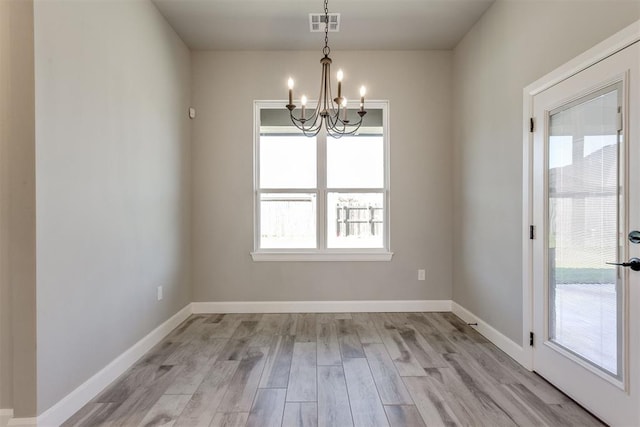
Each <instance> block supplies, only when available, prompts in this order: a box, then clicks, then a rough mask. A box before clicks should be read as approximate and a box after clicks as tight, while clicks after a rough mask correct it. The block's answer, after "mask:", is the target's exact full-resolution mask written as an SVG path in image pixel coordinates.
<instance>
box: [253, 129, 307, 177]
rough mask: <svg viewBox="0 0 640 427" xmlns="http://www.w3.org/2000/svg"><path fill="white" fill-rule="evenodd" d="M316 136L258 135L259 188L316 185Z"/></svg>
mask: <svg viewBox="0 0 640 427" xmlns="http://www.w3.org/2000/svg"><path fill="white" fill-rule="evenodd" d="M315 186H316V139H315V138H308V137H306V136H300V135H261V136H260V188H315Z"/></svg>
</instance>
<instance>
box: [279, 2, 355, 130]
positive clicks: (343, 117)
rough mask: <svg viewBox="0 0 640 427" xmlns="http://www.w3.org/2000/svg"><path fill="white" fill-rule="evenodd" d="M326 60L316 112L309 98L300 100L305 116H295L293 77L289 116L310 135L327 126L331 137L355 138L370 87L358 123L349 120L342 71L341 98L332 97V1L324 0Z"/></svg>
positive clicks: (290, 85) (323, 51)
mask: <svg viewBox="0 0 640 427" xmlns="http://www.w3.org/2000/svg"><path fill="white" fill-rule="evenodd" d="M324 24H325V26H324V48H323V49H322V53H323V54H324V57H323V58H322V59H320V64H322V76H321V78H320V95H319V96H318V103H317V105H316V107H315V109H313V111H311V112H309V111H307V97H306V96H304V95H302V96H301V97H300V105H301V113H300V115H299V116H298V117H296V116H295V115H294V110H295V109H296V106H295V105H294V104H293V84H294V82H293V79H292V78H291V77H289V81H288V85H289V104H287V109H289V116H290V117H291V121H292V122H293V124H294V125H295V126H296V127H297V128H298V129H300V130H301V131H302V132H303V133H304V134H305V135H306V136H316V135H317V134H318V132H320V129H322V128H323V127H324V128H325V129H326V132H327V134H328V135H329V136H331V137H333V138H340V137H341V136H343V135H353V134H355V133H356V132H357V130H358V129H359V128H360V125H361V124H362V118H363V117H364V115H365V114H367V112H366V111H365V110H364V96H365V94H366V91H367V90H366V88H365V87H364V86H362V87H361V88H360V110H358V112H357V113H358V116H359V118H358V120H356V121H354V122H353V123H352V122H351V120H350V119H349V115H348V109H347V98H345V97H343V96H342V78H343V73H342V70H338V73H337V75H336V77H337V79H338V96H337V97H336V98H333V95H332V94H331V58H329V53H331V48H329V6H328V0H324Z"/></svg>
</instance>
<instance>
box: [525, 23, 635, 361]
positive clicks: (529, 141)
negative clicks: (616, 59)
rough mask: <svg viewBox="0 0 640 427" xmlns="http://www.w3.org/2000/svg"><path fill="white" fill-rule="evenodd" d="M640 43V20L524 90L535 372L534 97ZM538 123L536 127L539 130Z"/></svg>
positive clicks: (528, 323)
mask: <svg viewBox="0 0 640 427" xmlns="http://www.w3.org/2000/svg"><path fill="white" fill-rule="evenodd" d="M638 41H640V20H639V21H636V22H634V23H633V24H631V25H629V26H628V27H626V28H624V29H623V30H621V31H620V32H618V33H616V34H614V35H613V36H611V37H609V38H608V39H606V40H604V41H603V42H601V43H599V44H597V45H595V46H594V47H592V48H591V49H589V50H587V51H586V52H584V53H583V54H581V55H578V56H577V57H575V58H574V59H572V60H571V61H569V62H567V63H566V64H564V65H562V66H560V67H558V68H556V69H555V70H554V71H552V72H550V73H549V74H547V75H545V76H544V77H542V78H540V79H538V80H536V81H535V82H533V83H531V84H530V85H529V86H527V87H525V88H524V89H523V108H522V111H523V121H522V123H523V129H522V141H523V150H522V153H523V155H522V174H523V177H522V230H523V233H522V346H523V349H525V351H524V353H525V354H524V355H523V359H522V361H523V362H524V363H523V365H524V367H525V368H527V369H529V370H532V369H533V351H532V348H531V347H530V346H529V345H528V340H529V333H530V331H533V243H532V241H531V240H530V239H529V226H530V225H535V226H537V224H533V133H531V132H530V122H529V120H530V118H531V117H533V97H534V96H535V95H537V94H539V93H540V92H543V91H544V90H546V89H548V88H550V87H552V86H554V85H556V84H558V83H560V82H561V81H563V80H566V79H568V78H569V77H571V76H574V75H576V74H578V73H579V72H581V71H583V70H585V69H587V68H589V67H590V66H592V65H594V64H596V63H598V62H600V61H602V60H603V59H605V58H608V57H609V56H611V55H613V54H615V53H617V52H619V51H621V50H623V49H624V48H626V47H628V46H630V45H632V44H633V43H636V42H638ZM537 125H538V124H537V123H534V126H537Z"/></svg>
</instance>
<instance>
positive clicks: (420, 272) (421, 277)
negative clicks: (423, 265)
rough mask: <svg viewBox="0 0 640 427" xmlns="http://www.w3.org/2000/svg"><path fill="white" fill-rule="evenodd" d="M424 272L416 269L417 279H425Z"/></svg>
mask: <svg viewBox="0 0 640 427" xmlns="http://www.w3.org/2000/svg"><path fill="white" fill-rule="evenodd" d="M425 277H426V273H425V271H424V270H418V280H425Z"/></svg>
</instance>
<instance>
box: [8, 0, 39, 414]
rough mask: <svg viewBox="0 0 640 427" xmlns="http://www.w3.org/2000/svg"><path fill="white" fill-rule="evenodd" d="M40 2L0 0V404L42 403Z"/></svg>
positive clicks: (30, 406) (18, 410)
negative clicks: (36, 13) (36, 50)
mask: <svg viewBox="0 0 640 427" xmlns="http://www.w3.org/2000/svg"><path fill="white" fill-rule="evenodd" d="M34 146H35V140H34V75H33V3H32V2H31V1H28V0H25V1H18V0H8V1H2V2H0V408H13V409H14V413H15V415H16V416H17V417H21V416H31V415H33V414H34V413H35V410H36V306H35V287H36V282H35V175H34V170H35V153H34Z"/></svg>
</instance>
